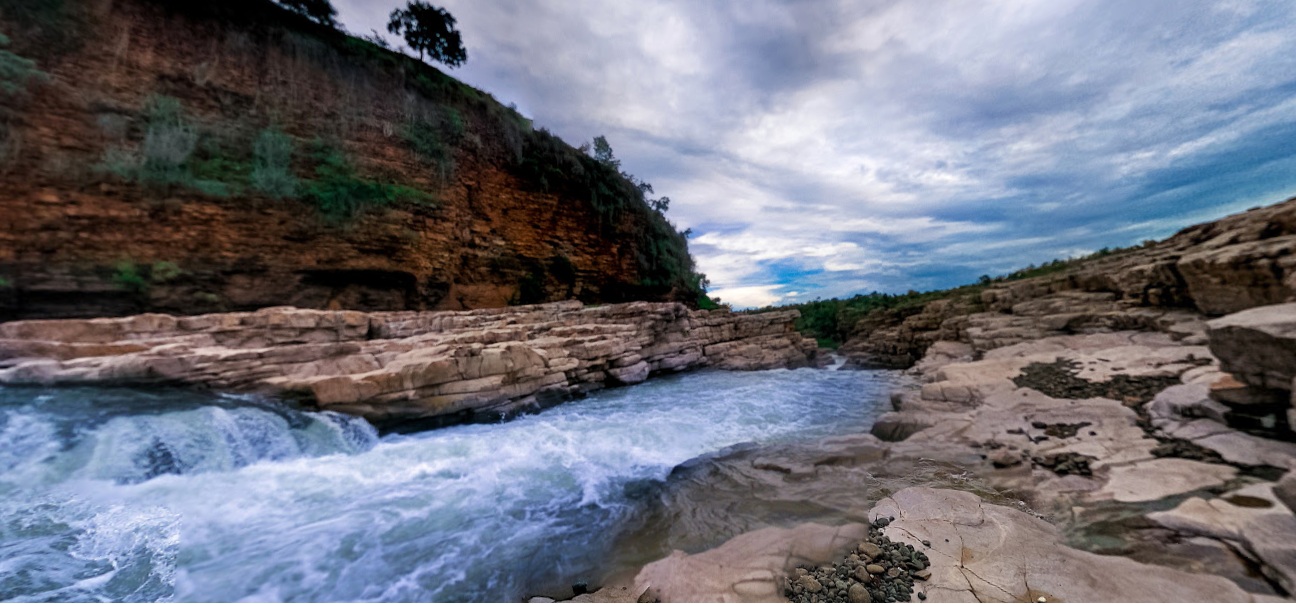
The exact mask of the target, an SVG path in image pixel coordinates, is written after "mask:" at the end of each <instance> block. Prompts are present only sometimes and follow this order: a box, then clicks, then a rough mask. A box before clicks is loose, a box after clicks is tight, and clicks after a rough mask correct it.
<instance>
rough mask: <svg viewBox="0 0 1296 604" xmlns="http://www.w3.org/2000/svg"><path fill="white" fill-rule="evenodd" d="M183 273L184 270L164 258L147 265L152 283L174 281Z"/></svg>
mask: <svg viewBox="0 0 1296 604" xmlns="http://www.w3.org/2000/svg"><path fill="white" fill-rule="evenodd" d="M183 275H184V271H183V270H181V269H180V267H179V266H178V265H177V264H176V263H174V262H169V261H166V260H163V261H159V262H154V263H153V266H151V267H149V281H152V282H153V283H167V282H169V281H174V280H176V279H178V278H180V277H181V276H183Z"/></svg>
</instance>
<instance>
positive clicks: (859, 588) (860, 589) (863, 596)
mask: <svg viewBox="0 0 1296 604" xmlns="http://www.w3.org/2000/svg"><path fill="white" fill-rule="evenodd" d="M846 600H847V601H848V602H872V601H873V598H872V597H870V596H869V592H868V590H867V589H865V588H864V586H863V585H860V584H859V583H856V584H854V585H852V586H851V587H850V591H849V592H847V594H846Z"/></svg>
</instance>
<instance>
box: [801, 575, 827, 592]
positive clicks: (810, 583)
mask: <svg viewBox="0 0 1296 604" xmlns="http://www.w3.org/2000/svg"><path fill="white" fill-rule="evenodd" d="M797 584H799V585H800V586H801V587H803V588H805V590H806V591H808V592H810V593H819V592H820V591H823V585H820V584H819V581H817V580H815V578H814V577H811V576H810V575H806V576H804V577H801V578H800V579H797Z"/></svg>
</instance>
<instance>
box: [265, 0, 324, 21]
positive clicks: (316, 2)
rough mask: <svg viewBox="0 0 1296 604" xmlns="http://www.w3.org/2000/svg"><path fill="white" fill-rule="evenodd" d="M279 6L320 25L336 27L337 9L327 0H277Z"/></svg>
mask: <svg viewBox="0 0 1296 604" xmlns="http://www.w3.org/2000/svg"><path fill="white" fill-rule="evenodd" d="M279 4H280V5H282V6H283V7H284V8H286V9H288V10H290V11H293V12H295V13H299V14H302V15H304V16H305V17H306V18H308V19H310V20H312V21H315V22H316V23H319V24H321V25H327V26H329V27H337V24H338V23H337V9H336V8H333V3H332V2H329V0H279Z"/></svg>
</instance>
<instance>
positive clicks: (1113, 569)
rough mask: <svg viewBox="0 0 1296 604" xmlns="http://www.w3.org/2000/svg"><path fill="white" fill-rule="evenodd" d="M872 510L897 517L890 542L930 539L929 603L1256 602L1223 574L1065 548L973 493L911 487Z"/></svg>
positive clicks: (1047, 532)
mask: <svg viewBox="0 0 1296 604" xmlns="http://www.w3.org/2000/svg"><path fill="white" fill-rule="evenodd" d="M872 514H873V515H875V516H885V517H891V516H894V517H895V520H894V521H892V522H891V523H890V525H889V526H888V527H887V528H886V529H885V533H886V534H887V536H889V537H891V538H892V539H893V540H897V541H904V542H907V543H910V544H914V545H920V544H922V543H923V542H928V543H931V547H930V548H929V549H927V550H926V553H927V556H928V557H929V558H930V559H931V571H932V575H931V579H929V580H928V581H927V582H926V584H925V585H923V584H920V585H923V587H922V588H921V589H923V590H925V593H926V595H927V598H928V599H929V601H937V602H1033V601H1037V599H1038V598H1041V597H1042V598H1045V599H1046V600H1047V601H1049V602H1057V601H1063V602H1103V601H1125V602H1141V601H1158V602H1193V601H1206V602H1250V601H1254V599H1253V596H1252V595H1251V594H1248V593H1247V592H1245V591H1243V590H1242V589H1241V588H1240V587H1238V586H1237V585H1236V584H1235V583H1233V582H1232V581H1229V580H1228V579H1225V578H1223V577H1216V576H1211V575H1203V574H1195V573H1188V572H1184V571H1180V570H1176V569H1171V568H1166V567H1164V566H1156V565H1150V564H1142V563H1139V562H1135V561H1133V560H1130V559H1128V558H1122V557H1118V556H1100V555H1097V554H1092V553H1089V552H1084V551H1080V550H1077V549H1074V548H1071V547H1068V546H1066V545H1065V544H1063V537H1062V535H1061V533H1060V531H1058V529H1057V528H1056V527H1054V526H1053V525H1051V524H1049V523H1048V522H1045V521H1043V520H1041V519H1039V518H1036V517H1034V516H1032V515H1030V514H1027V513H1025V512H1022V511H1020V510H1015V509H1012V508H1009V507H1004V506H1000V505H993V504H989V503H985V502H984V501H982V500H981V499H980V498H979V497H977V496H976V495H973V494H971V493H965V492H961V491H951V490H943V489H931V488H926V487H913V488H909V489H905V490H902V491H900V492H898V493H896V494H894V495H892V496H891V497H888V498H886V499H883V500H882V501H881V502H879V503H878V505H877V506H876V507H874V508H873V512H872Z"/></svg>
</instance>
